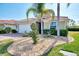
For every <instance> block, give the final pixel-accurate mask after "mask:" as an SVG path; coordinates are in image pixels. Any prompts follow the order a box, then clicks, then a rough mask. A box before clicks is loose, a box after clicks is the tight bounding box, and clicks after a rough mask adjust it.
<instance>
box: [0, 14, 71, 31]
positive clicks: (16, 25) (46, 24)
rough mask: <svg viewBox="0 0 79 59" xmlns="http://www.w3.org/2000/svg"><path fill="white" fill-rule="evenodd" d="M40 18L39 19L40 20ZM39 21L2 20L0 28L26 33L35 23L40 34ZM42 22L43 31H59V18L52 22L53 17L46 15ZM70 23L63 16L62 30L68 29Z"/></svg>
mask: <svg viewBox="0 0 79 59" xmlns="http://www.w3.org/2000/svg"><path fill="white" fill-rule="evenodd" d="M39 19H40V18H38V20H39ZM38 20H37V19H34V18H29V19H28V20H26V19H23V20H19V21H15V20H0V27H2V28H5V27H11V28H13V29H16V30H17V31H18V33H25V32H30V31H31V27H30V25H31V24H32V23H35V22H36V24H37V25H38V29H39V33H40V31H41V23H40V21H38ZM42 20H43V21H42V22H43V25H42V26H43V29H50V28H55V29H57V17H55V18H54V20H52V18H51V16H49V15H45V16H43V17H42ZM68 22H69V18H68V17H64V16H61V17H60V20H59V26H60V29H66V28H67V25H68Z"/></svg>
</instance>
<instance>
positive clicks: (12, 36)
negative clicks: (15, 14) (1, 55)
mask: <svg viewBox="0 0 79 59" xmlns="http://www.w3.org/2000/svg"><path fill="white" fill-rule="evenodd" d="M21 38H23V37H22V34H19V33H16V34H0V40H4V39H13V40H18V39H21Z"/></svg>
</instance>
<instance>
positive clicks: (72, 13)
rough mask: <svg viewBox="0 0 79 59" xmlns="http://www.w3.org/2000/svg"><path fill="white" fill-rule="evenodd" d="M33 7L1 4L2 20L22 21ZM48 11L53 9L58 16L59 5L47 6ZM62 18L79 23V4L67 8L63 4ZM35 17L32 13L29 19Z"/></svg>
mask: <svg viewBox="0 0 79 59" xmlns="http://www.w3.org/2000/svg"><path fill="white" fill-rule="evenodd" d="M30 7H33V6H32V4H31V3H0V20H10V19H15V20H22V19H25V18H26V11H27V10H28V8H30ZM45 7H46V8H48V9H53V10H54V12H55V15H57V4H56V3H53V4H48V3H46V4H45ZM60 16H67V17H68V18H69V19H73V20H75V21H76V22H79V4H78V3H71V4H70V6H69V7H68V8H67V4H66V3H61V7H60ZM32 17H34V16H33V14H31V13H30V15H29V18H32Z"/></svg>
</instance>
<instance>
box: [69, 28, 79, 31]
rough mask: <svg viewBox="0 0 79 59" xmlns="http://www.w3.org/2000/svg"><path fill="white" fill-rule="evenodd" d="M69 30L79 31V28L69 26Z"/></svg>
mask: <svg viewBox="0 0 79 59" xmlns="http://www.w3.org/2000/svg"><path fill="white" fill-rule="evenodd" d="M68 31H79V28H68Z"/></svg>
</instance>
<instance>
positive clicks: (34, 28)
mask: <svg viewBox="0 0 79 59" xmlns="http://www.w3.org/2000/svg"><path fill="white" fill-rule="evenodd" d="M31 29H32V32H31V37H32V39H33V44H36V43H37V41H38V29H37V26H36V24H35V23H32V24H31Z"/></svg>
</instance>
